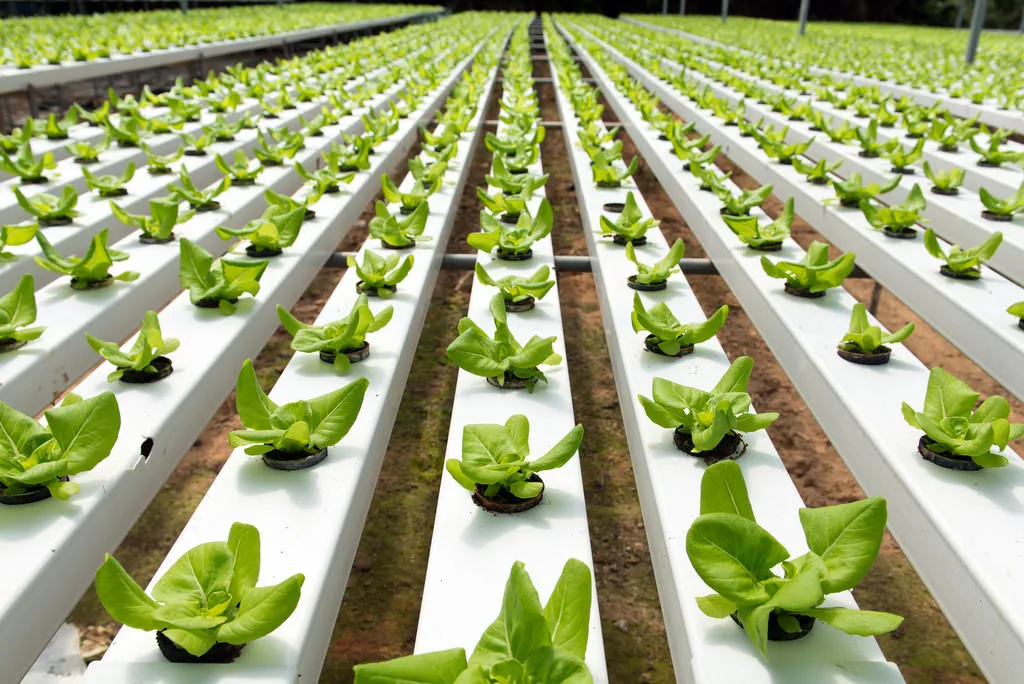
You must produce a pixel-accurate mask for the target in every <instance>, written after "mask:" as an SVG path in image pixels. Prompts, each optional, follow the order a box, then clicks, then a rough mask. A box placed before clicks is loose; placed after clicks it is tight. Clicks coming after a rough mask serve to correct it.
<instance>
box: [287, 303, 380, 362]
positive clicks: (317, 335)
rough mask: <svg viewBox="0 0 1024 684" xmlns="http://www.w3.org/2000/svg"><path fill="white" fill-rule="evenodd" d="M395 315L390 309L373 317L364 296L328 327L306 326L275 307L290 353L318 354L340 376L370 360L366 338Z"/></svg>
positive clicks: (368, 344)
mask: <svg viewBox="0 0 1024 684" xmlns="http://www.w3.org/2000/svg"><path fill="white" fill-rule="evenodd" d="M394 312H395V309H394V307H391V306H389V307H387V308H385V309H382V310H381V311H380V313H377V314H376V315H375V314H374V313H373V312H372V311H371V310H370V305H369V303H368V302H367V297H366V295H365V294H361V295H359V297H358V298H357V299H356V303H355V305H354V306H353V307H352V311H350V312H349V314H348V315H347V316H345V317H344V318H341V319H339V320H337V321H334V322H333V323H328V324H327V325H306V324H305V323H303V322H301V321H299V320H298V319H297V318H295V317H294V316H292V315H291V314H290V313H289V312H288V310H287V309H285V308H284V307H282V306H278V307H277V317H278V318H279V319H281V325H283V326H284V329H285V330H287V331H288V334H289V335H291V336H292V343H291V347H292V349H294V350H295V351H298V352H305V353H309V354H314V353H319V355H320V360H321V361H323V362H324V363H330V364H333V365H334V368H335V370H337V371H340V372H342V373H344V372H347V371H348V369H349V368H350V367H351V364H353V363H356V362H358V361H362V360H364V359H366V358H368V357H369V356H370V343H369V342H367V341H366V335H367V334H368V333H372V332H377V331H378V330H380V329H381V328H383V327H384V326H385V325H387V324H388V322H389V321H390V320H391V316H392V315H393V314H394Z"/></svg>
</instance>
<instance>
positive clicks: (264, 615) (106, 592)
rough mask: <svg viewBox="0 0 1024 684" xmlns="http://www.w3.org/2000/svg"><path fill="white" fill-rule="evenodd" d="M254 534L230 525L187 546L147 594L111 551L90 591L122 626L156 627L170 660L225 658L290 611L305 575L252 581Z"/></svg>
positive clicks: (256, 572) (256, 562) (256, 553)
mask: <svg viewBox="0 0 1024 684" xmlns="http://www.w3.org/2000/svg"><path fill="white" fill-rule="evenodd" d="M259 576H260V533H259V531H258V530H257V529H256V528H255V527H253V526H251V525H246V524H244V523H239V522H236V523H234V524H232V525H231V531H230V532H228V539H227V541H226V542H220V541H218V542H206V543H204V544H200V545H199V546H196V547H193V548H191V549H189V550H188V551H187V552H185V554H184V555H183V556H182V557H181V558H179V559H178V560H177V561H175V562H174V565H172V566H171V567H170V568H169V569H168V570H167V572H166V573H165V574H164V576H163V577H161V578H160V579H159V580H157V582H156V584H155V585H153V595H152V597H150V596H149V595H147V594H146V593H145V592H144V591H143V590H142V587H140V586H139V585H138V584H136V583H135V580H133V579H132V578H131V576H130V575H129V574H128V573H127V572H126V571H125V569H124V567H122V566H121V564H120V563H118V562H117V560H116V559H115V558H114V557H113V556H111V555H110V554H107V555H106V559H105V560H104V561H103V565H101V566H100V567H99V569H98V570H96V595H97V597H98V598H99V600H100V603H102V604H103V607H104V608H106V609H107V612H109V613H110V616H111V617H113V618H114V619H115V620H117V621H118V622H120V623H121V624H123V625H125V626H127V627H132V628H134V629H141V630H144V631H147V632H156V641H157V644H158V645H159V646H160V651H161V653H163V655H164V657H165V658H166V659H167V660H170V661H171V662H192V663H229V662H231V661H233V660H234V659H235V658H237V657H238V656H239V654H240V653H241V651H242V647H243V646H245V645H246V644H247V643H249V642H250V641H255V640H256V639H260V638H262V637H265V636H267V635H268V634H270V633H271V632H273V631H274V630H275V629H277V628H278V627H280V626H281V625H282V624H283V623H284V621H285V620H287V619H288V618H289V616H291V614H292V613H293V612H294V611H295V607H296V606H297V605H298V603H299V595H300V593H301V591H302V583H303V581H304V580H305V577H304V576H303V575H301V574H296V575H292V576H291V577H289V578H288V579H286V580H284V581H282V582H280V583H279V584H274V585H269V586H264V587H257V586H256V582H257V581H259Z"/></svg>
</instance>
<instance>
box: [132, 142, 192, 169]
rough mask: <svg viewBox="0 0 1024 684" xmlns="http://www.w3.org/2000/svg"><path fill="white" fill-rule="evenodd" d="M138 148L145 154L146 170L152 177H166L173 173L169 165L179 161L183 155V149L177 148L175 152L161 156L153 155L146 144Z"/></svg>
mask: <svg viewBox="0 0 1024 684" xmlns="http://www.w3.org/2000/svg"><path fill="white" fill-rule="evenodd" d="M140 147H141V148H142V151H143V152H145V153H146V169H147V170H148V171H149V173H150V175H153V176H166V175H170V174H172V173H174V169H172V168H171V164H173V163H174V162H176V161H178V160H179V159H181V158H182V156H184V154H185V148H184V147H179V148H178V149H177V151H176V152H172V153H171V154H163V155H161V154H155V153H154V152H153V151H152V150H150V149H149V146H148V145H146V144H142V145H140Z"/></svg>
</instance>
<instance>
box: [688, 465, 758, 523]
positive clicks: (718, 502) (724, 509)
mask: <svg viewBox="0 0 1024 684" xmlns="http://www.w3.org/2000/svg"><path fill="white" fill-rule="evenodd" d="M709 513H732V514H734V515H738V516H741V517H743V518H746V519H747V520H750V521H751V522H756V520H755V519H754V509H753V508H752V507H751V505H750V497H749V496H748V495H747V484H746V482H745V481H744V479H743V471H741V470H740V466H739V464H737V463H736V462H735V461H720V462H718V463H716V464H714V465H712V466H711V467H709V468H708V469H707V470H705V471H704V475H703V477H702V478H701V481H700V514H701V515H707V514H709Z"/></svg>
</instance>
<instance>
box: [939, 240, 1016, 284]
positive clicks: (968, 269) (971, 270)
mask: <svg viewBox="0 0 1024 684" xmlns="http://www.w3.org/2000/svg"><path fill="white" fill-rule="evenodd" d="M1002 242H1003V234H1002V233H992V235H990V236H989V237H988V239H987V240H985V241H984V242H983V243H981V244H980V245H975V246H974V247H969V248H968V249H963V248H962V247H960V245H951V246H950V248H949V252H946V251H945V250H943V249H942V245H940V244H939V238H938V237H937V236H936V235H935V231H934V230H932V229H931V228H929V229H928V230H927V231H926V232H925V234H924V246H925V249H927V250H928V253H929V254H931V255H932V256H933V257H935V258H936V259H941V260H942V261H944V262H946V263H944V264H943V265H942V266H941V267H940V269H939V270H940V271H941V272H942V273H943V275H949V276H952V277H955V278H960V279H964V280H977V279H978V278H980V277H981V264H982V262H985V261H988V260H989V259H991V258H992V256H993V255H994V254H995V253H996V250H997V249H999V245H1000V244H1002Z"/></svg>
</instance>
